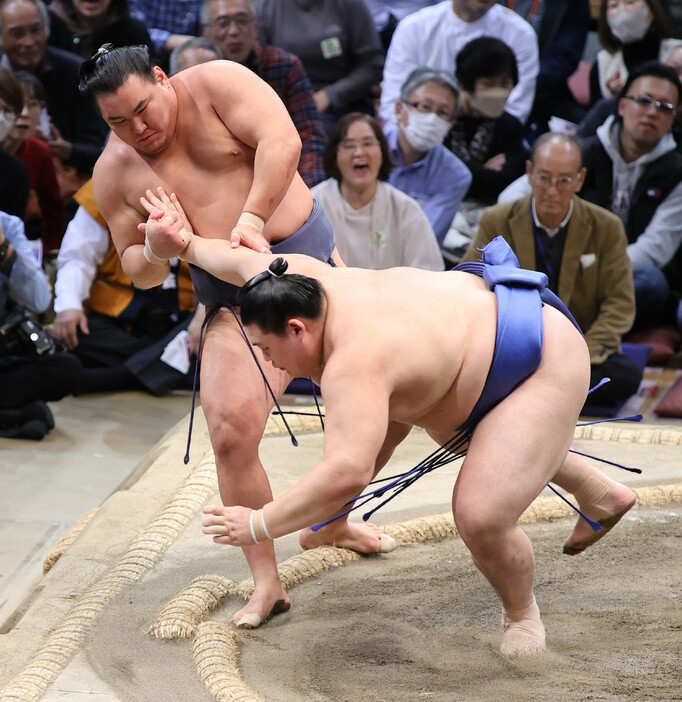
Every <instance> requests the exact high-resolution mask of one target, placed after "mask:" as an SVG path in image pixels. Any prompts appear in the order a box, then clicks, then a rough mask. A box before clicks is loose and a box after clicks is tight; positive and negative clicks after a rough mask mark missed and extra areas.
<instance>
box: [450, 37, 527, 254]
mask: <svg viewBox="0 0 682 702" xmlns="http://www.w3.org/2000/svg"><path fill="white" fill-rule="evenodd" d="M455 75H456V78H457V82H458V83H459V87H460V100H459V106H458V109H457V114H456V116H455V121H454V123H453V125H452V129H451V131H450V133H449V134H448V136H447V139H446V140H445V146H447V147H448V148H449V149H450V150H451V151H452V152H453V153H454V154H456V155H457V156H458V157H459V158H460V159H461V160H462V161H463V162H464V163H465V164H466V166H467V168H468V169H469V170H470V171H471V175H472V180H471V186H470V187H469V190H468V191H467V193H466V197H465V199H464V201H463V203H462V205H461V206H460V208H459V211H458V212H457V216H456V217H455V220H454V222H453V224H452V231H451V232H450V233H449V234H448V238H447V240H446V245H445V251H446V254H447V256H448V260H452V262H453V263H455V262H456V260H457V259H458V256H459V255H461V254H462V253H463V252H464V251H465V250H466V248H467V247H468V245H469V242H470V240H471V238H472V237H473V236H474V235H475V234H476V228H477V225H478V218H479V216H480V214H481V212H482V211H483V209H484V208H485V207H488V206H489V205H492V204H493V203H494V202H495V201H496V199H497V196H498V195H499V194H500V192H502V190H504V188H506V187H507V186H508V185H509V184H510V183H511V182H512V181H513V180H514V179H515V178H517V177H519V176H520V175H521V174H522V173H523V172H524V164H525V162H526V158H527V156H528V151H527V149H526V147H525V144H524V140H523V125H522V124H521V122H519V120H518V119H516V117H513V116H512V115H510V114H509V113H508V112H506V111H505V106H506V104H507V98H508V97H509V94H510V92H511V91H512V89H513V88H514V86H515V85H516V83H517V82H518V72H517V64H516V57H515V55H514V52H513V51H512V50H511V49H510V48H509V46H507V44H505V43H504V42H503V41H501V40H500V39H495V38H493V37H479V38H478V39H474V40H473V41H470V42H469V43H468V44H467V45H466V46H465V47H464V48H463V49H462V50H461V51H460V52H459V54H458V55H457V60H456V64H455Z"/></svg>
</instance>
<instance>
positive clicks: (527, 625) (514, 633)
mask: <svg viewBox="0 0 682 702" xmlns="http://www.w3.org/2000/svg"><path fill="white" fill-rule="evenodd" d="M502 628H503V629H504V632H503V634H502V643H501V645H500V653H501V654H502V655H503V656H505V657H506V658H525V659H528V658H537V657H538V656H539V655H540V654H541V653H542V652H543V651H544V650H545V627H544V625H543V623H542V620H541V619H540V610H539V608H538V606H537V604H536V602H535V600H533V604H532V605H531V606H530V607H529V608H528V609H527V610H526V611H525V612H522V613H520V614H519V615H515V616H514V618H513V619H512V618H511V617H509V616H508V615H507V614H506V613H504V614H503V615H502Z"/></svg>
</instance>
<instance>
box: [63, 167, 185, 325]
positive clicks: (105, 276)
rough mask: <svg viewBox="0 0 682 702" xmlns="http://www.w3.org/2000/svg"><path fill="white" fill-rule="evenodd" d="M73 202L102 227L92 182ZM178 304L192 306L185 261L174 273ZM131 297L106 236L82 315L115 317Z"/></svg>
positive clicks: (130, 287) (129, 282)
mask: <svg viewBox="0 0 682 702" xmlns="http://www.w3.org/2000/svg"><path fill="white" fill-rule="evenodd" d="M73 198H74V200H75V201H76V202H77V203H78V204H79V205H80V206H81V207H82V208H83V209H85V210H86V211H87V213H88V214H89V215H90V216H91V217H93V219H95V220H97V222H98V223H99V224H101V225H102V226H103V227H104V228H106V229H108V227H107V223H106V221H105V219H104V217H102V215H101V214H100V212H99V210H98V209H97V205H95V198H94V197H93V194H92V180H89V181H88V182H87V183H86V184H85V185H84V186H83V187H82V188H81V189H80V190H79V191H78V192H77V193H76V194H75V195H74V196H73ZM177 282H178V304H179V307H180V309H181V310H193V309H194V307H195V305H196V303H195V299H194V288H193V286H192V279H191V278H190V274H189V267H188V265H187V263H185V261H181V262H180V266H179V268H178V274H177ZM134 294H135V291H134V287H133V281H132V280H131V279H130V278H129V277H128V276H127V275H126V274H125V273H124V272H123V267H122V266H121V259H120V258H119V255H118V252H117V251H116V247H115V246H114V242H113V241H112V240H111V236H109V249H108V251H107V253H106V255H105V256H104V260H103V261H102V263H100V265H99V266H98V268H97V274H96V276H95V280H94V281H93V283H92V287H91V288H90V297H89V299H88V300H86V302H85V310H86V312H98V313H99V314H105V315H107V316H109V317H118V316H119V315H120V314H121V312H123V310H124V309H125V308H126V307H127V306H128V305H129V304H130V302H131V300H132V299H133V295H134Z"/></svg>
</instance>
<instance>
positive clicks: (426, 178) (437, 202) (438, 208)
mask: <svg viewBox="0 0 682 702" xmlns="http://www.w3.org/2000/svg"><path fill="white" fill-rule="evenodd" d="M457 98H458V91H457V86H456V84H455V81H454V79H453V77H452V75H451V74H449V73H447V72H446V71H436V70H432V69H430V68H425V67H420V68H417V69H415V70H414V71H412V73H410V75H409V76H408V77H407V80H406V81H405V82H404V83H403V85H402V88H401V91H400V100H398V102H396V104H395V116H396V122H391V123H389V124H387V125H386V126H385V127H384V133H385V135H386V139H387V141H388V146H389V153H390V157H391V160H392V161H393V163H394V165H395V167H394V169H393V170H392V171H391V173H390V175H389V177H388V182H389V183H390V184H391V185H393V186H394V187H396V188H398V190H402V191H403V192H404V193H406V194H407V195H410V196H411V197H413V198H414V199H415V200H417V202H419V204H420V205H421V206H422V209H423V210H424V214H425V215H426V216H427V217H428V220H429V222H430V223H431V226H432V227H433V231H434V233H435V234H436V239H437V240H438V243H439V244H441V245H442V243H443V240H444V239H445V235H446V234H447V232H448V229H449V228H450V224H451V223H452V220H453V218H454V216H455V214H456V213H457V210H458V208H459V204H460V202H461V201H462V198H463V197H464V195H465V194H466V192H467V190H468V189H469V185H470V184H471V173H470V172H469V169H468V168H467V167H466V166H465V165H464V164H463V163H462V161H461V160H460V159H459V158H457V156H455V155H454V154H453V153H450V152H449V151H448V150H447V149H446V148H445V146H443V139H444V138H445V136H446V135H447V133H448V132H449V131H450V127H451V126H452V119H453V118H454V116H455V111H456V109H457Z"/></svg>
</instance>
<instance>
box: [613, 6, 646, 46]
mask: <svg viewBox="0 0 682 702" xmlns="http://www.w3.org/2000/svg"><path fill="white" fill-rule="evenodd" d="M607 22H608V23H609V29H610V30H611V34H613V36H614V37H616V39H618V41H619V42H621V44H632V43H633V42H636V41H639V40H640V39H643V38H644V35H645V34H646V33H647V32H648V31H649V27H651V22H652V17H651V13H650V11H649V8H648V7H642V8H641V9H639V10H633V11H630V10H621V11H620V12H619V13H618V14H617V15H614V16H613V17H611V18H609V19H607Z"/></svg>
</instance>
